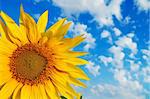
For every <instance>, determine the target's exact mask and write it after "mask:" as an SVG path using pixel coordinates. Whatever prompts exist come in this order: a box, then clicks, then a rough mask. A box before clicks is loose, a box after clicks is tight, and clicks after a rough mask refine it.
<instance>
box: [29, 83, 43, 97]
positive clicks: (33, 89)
mask: <svg viewBox="0 0 150 99" xmlns="http://www.w3.org/2000/svg"><path fill="white" fill-rule="evenodd" d="M40 97H41V94H40V91H39V89H38V87H37V86H36V85H32V86H31V95H30V99H40Z"/></svg>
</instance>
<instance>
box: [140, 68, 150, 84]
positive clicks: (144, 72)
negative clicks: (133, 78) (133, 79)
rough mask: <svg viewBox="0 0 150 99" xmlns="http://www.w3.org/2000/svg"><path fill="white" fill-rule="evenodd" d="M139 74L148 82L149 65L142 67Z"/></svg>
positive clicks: (149, 75)
mask: <svg viewBox="0 0 150 99" xmlns="http://www.w3.org/2000/svg"><path fill="white" fill-rule="evenodd" d="M141 74H142V75H143V77H144V82H146V83H149V84H150V67H145V68H143V69H142V72H141Z"/></svg>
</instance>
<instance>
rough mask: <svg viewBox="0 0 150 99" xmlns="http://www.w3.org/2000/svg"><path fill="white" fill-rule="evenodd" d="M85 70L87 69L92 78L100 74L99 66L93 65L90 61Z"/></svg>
mask: <svg viewBox="0 0 150 99" xmlns="http://www.w3.org/2000/svg"><path fill="white" fill-rule="evenodd" d="M85 68H87V69H88V71H89V72H90V73H91V74H92V75H94V76H97V75H99V74H100V66H99V65H96V64H95V63H93V62H91V61H90V62H89V64H87V65H86V66H85Z"/></svg>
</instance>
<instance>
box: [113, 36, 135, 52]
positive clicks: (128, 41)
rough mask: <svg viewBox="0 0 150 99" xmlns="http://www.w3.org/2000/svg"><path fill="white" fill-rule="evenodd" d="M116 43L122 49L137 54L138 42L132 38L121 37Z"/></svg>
mask: <svg viewBox="0 0 150 99" xmlns="http://www.w3.org/2000/svg"><path fill="white" fill-rule="evenodd" d="M115 43H116V45H118V46H119V47H121V48H128V49H130V50H131V51H132V52H133V53H132V54H136V53H137V44H136V42H134V41H133V39H132V38H131V37H128V36H123V37H120V38H119V40H117V41H115Z"/></svg>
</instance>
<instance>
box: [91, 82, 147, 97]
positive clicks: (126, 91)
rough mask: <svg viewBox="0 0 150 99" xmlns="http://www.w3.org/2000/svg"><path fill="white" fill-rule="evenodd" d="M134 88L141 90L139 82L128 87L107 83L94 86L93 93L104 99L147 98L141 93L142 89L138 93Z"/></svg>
mask: <svg viewBox="0 0 150 99" xmlns="http://www.w3.org/2000/svg"><path fill="white" fill-rule="evenodd" d="M132 87H136V88H137V87H139V88H141V86H140V85H138V83H137V82H134V83H133V85H132V86H128V87H124V86H121V85H117V86H116V85H113V84H107V83H105V84H97V85H94V86H93V87H92V88H91V92H92V93H93V94H95V95H96V96H97V97H101V98H102V99H145V96H144V95H142V94H141V92H140V91H141V89H139V90H138V91H137V90H133V89H132Z"/></svg>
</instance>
